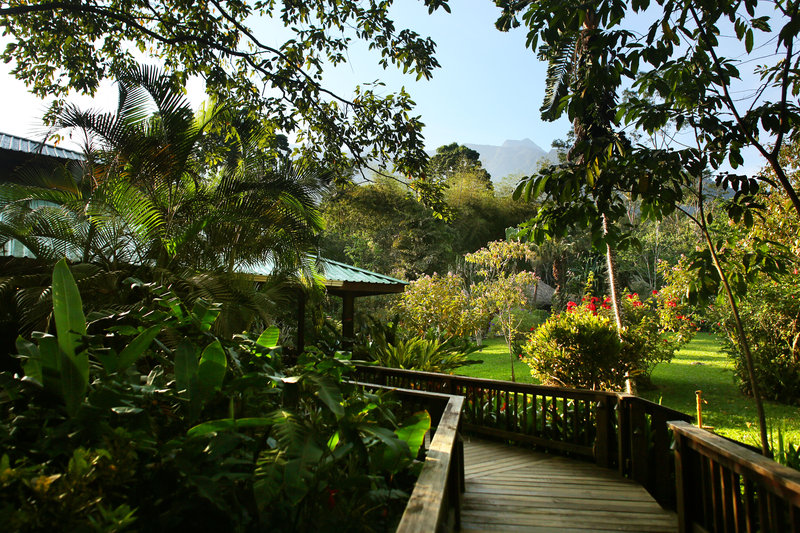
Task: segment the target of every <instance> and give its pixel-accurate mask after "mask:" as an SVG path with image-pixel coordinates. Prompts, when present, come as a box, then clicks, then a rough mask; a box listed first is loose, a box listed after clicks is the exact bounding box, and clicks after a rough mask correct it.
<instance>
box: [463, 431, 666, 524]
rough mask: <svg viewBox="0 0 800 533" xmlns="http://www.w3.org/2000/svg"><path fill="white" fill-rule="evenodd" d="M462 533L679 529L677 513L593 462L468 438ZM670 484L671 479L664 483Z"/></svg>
mask: <svg viewBox="0 0 800 533" xmlns="http://www.w3.org/2000/svg"><path fill="white" fill-rule="evenodd" d="M464 463H465V478H466V492H465V494H464V505H463V508H462V511H461V531H463V532H479V531H486V532H489V531H490V532H492V533H500V532H506V531H508V532H514V531H528V532H532V533H536V532H549V531H557V532H558V533H587V532H589V531H641V532H676V531H677V529H678V526H677V520H676V517H675V513H671V512H668V511H665V510H663V509H662V508H661V507H660V506H659V505H658V504H657V503H656V502H655V500H653V498H652V497H651V496H650V495H649V494H648V493H647V491H646V490H645V489H644V488H642V487H641V486H639V485H637V484H636V483H634V482H633V481H630V480H627V479H624V478H622V477H620V476H619V475H618V474H617V473H616V472H614V471H611V470H607V469H604V468H601V467H598V466H596V465H594V464H592V463H588V462H582V461H577V460H573V459H567V458H565V457H559V456H557V455H548V454H544V453H538V452H533V451H530V450H525V449H522V448H515V447H512V446H507V445H504V444H498V443H494V442H489V441H485V440H479V439H476V438H473V437H465V442H464ZM665 482H666V481H665Z"/></svg>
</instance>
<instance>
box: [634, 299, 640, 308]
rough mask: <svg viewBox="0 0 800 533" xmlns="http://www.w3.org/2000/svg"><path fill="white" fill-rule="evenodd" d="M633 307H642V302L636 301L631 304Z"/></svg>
mask: <svg viewBox="0 0 800 533" xmlns="http://www.w3.org/2000/svg"><path fill="white" fill-rule="evenodd" d="M633 306H634V307H641V306H642V302H640V301H638V300H637V301H635V302H633Z"/></svg>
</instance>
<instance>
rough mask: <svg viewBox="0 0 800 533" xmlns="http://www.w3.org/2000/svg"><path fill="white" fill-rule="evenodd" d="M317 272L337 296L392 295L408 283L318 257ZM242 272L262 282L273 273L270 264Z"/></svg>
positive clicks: (244, 269)
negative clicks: (346, 294)
mask: <svg viewBox="0 0 800 533" xmlns="http://www.w3.org/2000/svg"><path fill="white" fill-rule="evenodd" d="M316 262H317V270H318V272H319V273H320V274H321V275H322V277H323V278H324V279H325V287H326V288H327V289H328V292H329V293H331V294H334V295H337V296H342V295H343V294H345V293H348V294H352V295H354V296H372V295H376V294H390V293H398V292H403V291H404V290H405V286H406V285H408V282H406V281H403V280H400V279H397V278H393V277H391V276H385V275H383V274H378V273H377V272H371V271H369V270H364V269H363V268H358V267H354V266H352V265H348V264H345V263H340V262H339V261H334V260H332V259H326V258H324V257H317V258H316ZM239 271H240V272H243V273H246V274H250V275H252V276H253V278H254V279H255V280H258V281H261V280H266V278H267V277H268V276H269V275H270V274H271V273H272V267H271V265H268V264H261V265H250V266H248V267H240V268H239Z"/></svg>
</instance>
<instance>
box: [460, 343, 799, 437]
mask: <svg viewBox="0 0 800 533" xmlns="http://www.w3.org/2000/svg"><path fill="white" fill-rule="evenodd" d="M470 358H471V359H474V360H483V363H482V364H480V365H471V366H466V367H462V368H459V369H458V370H456V374H459V375H462V376H471V377H478V378H490V379H502V380H510V379H511V363H510V360H509V357H508V350H507V349H506V344H505V341H504V340H503V339H502V338H493V339H488V340H486V341H484V348H483V350H482V351H480V352H476V353H474V354H472V355H471V357H470ZM698 363H699V364H698ZM514 370H515V372H516V376H517V381H518V382H520V383H537V380H535V379H534V378H533V377H532V376H531V375H530V371H529V370H528V367H527V366H526V365H524V364H522V363H519V362H517V363H515V365H514ZM653 384H654V385H655V387H656V388H655V389H654V390H649V391H640V395H641V396H643V397H645V398H647V399H649V400H652V401H654V402H657V403H661V404H663V405H666V406H669V407H672V408H673V409H677V410H679V411H683V412H685V413H690V414H692V415H694V414H695V411H696V399H695V391H696V390H702V391H703V399H704V400H705V401H706V402H708V403H707V404H704V405H703V424H704V425H707V426H713V427H714V428H715V431H716V432H718V433H719V434H721V435H725V436H726V437H730V438H733V439H736V440H739V441H742V442H746V443H748V444H753V445H756V446H757V445H758V421H757V419H756V409H755V404H754V403H753V400H752V399H751V398H748V397H745V396H743V395H742V394H741V393H740V392H739V390H738V389H737V388H736V385H734V383H733V365H732V363H731V362H730V361H729V360H728V358H727V356H726V355H725V354H724V353H722V352H721V351H720V350H719V343H718V342H717V340H716V338H715V337H714V336H713V335H710V334H708V333H699V334H698V335H697V336H696V337H695V338H694V339H693V340H692V342H690V343H689V344H687V345H686V346H685V347H684V348H683V349H682V350H681V351H680V352H678V353H677V354H676V356H675V358H674V359H673V360H672V362H670V363H668V364H661V365H658V366H657V367H656V368H655V370H654V371H653ZM765 407H766V412H767V421H768V424H769V426H770V429H771V432H772V436H773V438H774V439H777V436H778V428H781V431H782V432H783V433H784V435H785V440H786V442H793V443H800V407H793V406H788V405H783V404H779V403H775V402H766V403H765Z"/></svg>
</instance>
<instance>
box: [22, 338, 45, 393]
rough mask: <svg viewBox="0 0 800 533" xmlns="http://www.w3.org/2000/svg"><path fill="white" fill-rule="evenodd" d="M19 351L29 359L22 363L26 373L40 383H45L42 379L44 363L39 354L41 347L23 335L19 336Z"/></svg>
mask: <svg viewBox="0 0 800 533" xmlns="http://www.w3.org/2000/svg"><path fill="white" fill-rule="evenodd" d="M16 344H17V353H18V354H20V355H24V356H25V357H27V358H28V359H27V360H26V361H25V362H24V363H22V369H23V370H24V371H25V375H26V376H27V377H29V378H31V379H33V380H35V381H38V382H39V383H42V384H44V382H43V381H42V364H41V361H40V356H39V349H38V348H37V347H36V345H35V344H33V343H32V342H30V341H26V340H25V339H23V338H22V335H20V336H19V337H17V343H16Z"/></svg>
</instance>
